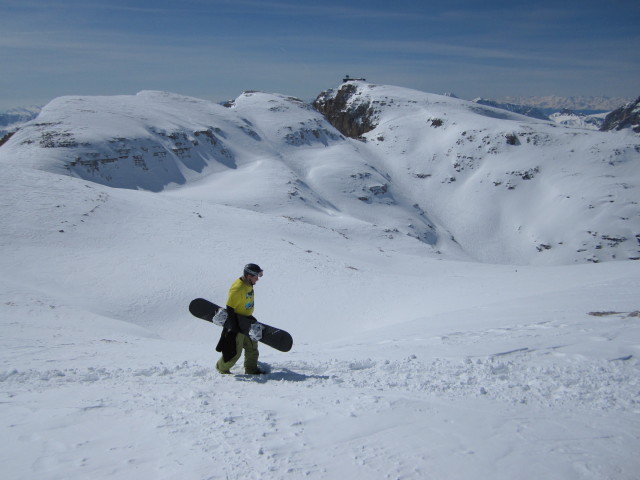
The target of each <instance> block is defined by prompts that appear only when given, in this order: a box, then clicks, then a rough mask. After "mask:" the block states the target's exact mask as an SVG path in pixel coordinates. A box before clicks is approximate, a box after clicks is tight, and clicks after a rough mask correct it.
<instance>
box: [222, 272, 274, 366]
mask: <svg viewBox="0 0 640 480" xmlns="http://www.w3.org/2000/svg"><path fill="white" fill-rule="evenodd" d="M262 274H263V270H262V269H261V268H260V267H259V266H258V265H256V264H255V263H249V264H247V265H245V267H244V272H243V275H242V277H240V278H238V279H236V280H235V281H234V282H233V283H232V284H231V287H230V288H229V295H228V298H227V308H226V312H227V320H226V322H225V324H224V327H223V329H222V334H221V335H220V341H219V342H218V345H217V347H216V351H218V352H222V357H221V358H220V359H219V360H218V362H217V363H216V370H218V372H220V373H222V374H229V373H231V371H230V370H231V367H233V366H234V365H235V364H236V362H237V361H238V359H239V358H240V355H242V350H244V371H245V373H247V374H250V375H260V374H262V373H264V372H263V371H262V370H260V369H259V368H258V355H259V352H258V342H257V341H253V340H251V338H249V336H248V335H245V334H243V333H240V328H239V326H238V317H239V316H240V317H248V320H249V321H251V322H255V321H256V320H255V318H253V316H252V314H253V308H254V293H253V287H254V286H255V284H256V283H257V282H258V280H259V279H260V277H262ZM243 320H247V319H246V318H245V319H243Z"/></svg>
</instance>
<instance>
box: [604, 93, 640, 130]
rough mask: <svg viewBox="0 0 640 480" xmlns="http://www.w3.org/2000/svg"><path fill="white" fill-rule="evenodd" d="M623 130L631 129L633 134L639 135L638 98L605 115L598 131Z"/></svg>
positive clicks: (639, 104) (639, 106) (639, 109)
mask: <svg viewBox="0 0 640 480" xmlns="http://www.w3.org/2000/svg"><path fill="white" fill-rule="evenodd" d="M623 128H631V129H632V130H633V131H634V132H636V133H640V97H638V98H637V99H636V100H634V101H633V102H629V103H627V104H626V105H623V106H622V107H620V108H618V109H616V110H614V111H613V112H611V113H610V114H609V115H607V116H606V118H605V119H604V123H603V124H602V127H601V128H600V130H602V131H609V130H622V129H623Z"/></svg>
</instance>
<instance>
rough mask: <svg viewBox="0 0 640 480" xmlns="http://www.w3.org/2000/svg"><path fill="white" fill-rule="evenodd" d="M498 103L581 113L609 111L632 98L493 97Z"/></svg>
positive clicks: (548, 111)
mask: <svg viewBox="0 0 640 480" xmlns="http://www.w3.org/2000/svg"><path fill="white" fill-rule="evenodd" d="M493 100H494V101H496V102H498V103H512V104H516V105H529V106H532V107H536V108H538V109H540V110H543V111H544V112H545V113H547V114H550V113H554V112H559V111H562V110H572V111H574V112H582V113H597V112H610V111H612V110H615V109H616V108H620V107H621V106H622V105H624V104H626V103H627V102H630V101H631V100H633V99H632V98H621V97H618V98H613V97H589V96H571V97H560V96H556V95H548V96H519V97H518V96H506V97H500V98H496V99H493Z"/></svg>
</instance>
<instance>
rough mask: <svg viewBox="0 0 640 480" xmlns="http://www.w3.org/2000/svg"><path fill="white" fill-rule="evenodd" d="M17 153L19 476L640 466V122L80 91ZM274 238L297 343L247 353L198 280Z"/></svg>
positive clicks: (237, 268) (10, 153)
mask: <svg viewBox="0 0 640 480" xmlns="http://www.w3.org/2000/svg"><path fill="white" fill-rule="evenodd" d="M583 127H584V126H583ZM0 164H1V165H2V169H0V182H1V189H2V190H1V192H2V193H1V195H2V202H1V203H0V218H1V219H2V225H3V228H2V230H1V231H0V244H1V245H2V260H1V262H2V263H1V265H2V277H0V281H1V282H2V289H1V290H0V296H1V297H2V298H1V300H2V301H1V302H0V328H1V332H2V336H1V338H2V357H1V359H2V367H1V368H0V386H1V388H0V395H1V404H0V405H1V406H0V418H1V419H2V425H3V429H4V431H5V437H4V438H5V443H4V445H3V446H4V449H3V451H4V455H3V469H4V471H5V476H7V478H12V479H28V478H39V479H57V478H65V479H85V478H93V479H97V478H105V479H106V478H121V479H127V478H158V479H172V478H182V479H194V480H198V479H207V478H234V479H235V478H260V479H282V478H291V479H297V478H301V477H305V478H312V479H326V478H341V477H344V478H351V479H365V478H366V479H370V478H390V479H396V478H403V479H425V478H433V479H444V478H450V479H462V480H467V479H468V480H472V479H477V478H485V477H490V478H493V479H504V480H507V479H509V480H510V479H514V478H519V479H539V478H547V479H608V478H615V479H616V480H620V479H623V480H631V479H633V478H635V475H636V474H637V471H638V469H639V468H640V463H639V461H638V459H637V455H636V452H637V450H638V448H640V437H639V436H638V433H637V432H638V431H640V421H639V420H638V419H639V417H638V413H639V412H640V403H639V402H640V397H639V395H640V384H639V383H638V378H640V375H639V373H640V371H639V370H640V368H639V367H640V363H639V362H638V359H639V358H640V313H639V310H640V302H638V298H640V296H639V295H638V294H639V293H640V275H639V274H638V273H639V271H638V263H637V260H638V259H640V206H639V205H640V191H639V188H640V137H639V136H638V134H636V133H635V132H634V131H633V130H632V129H629V128H622V129H620V130H615V131H608V132H601V131H596V130H591V129H589V128H578V127H573V126H564V125H560V124H558V123H556V122H553V121H551V120H544V119H536V118H531V117H527V116H524V115H520V114H518V113H514V112H510V111H507V110H503V109H500V108H495V107H492V106H488V105H482V104H479V103H476V102H468V101H465V100H461V99H458V98H455V97H451V96H441V95H435V94H430V93H424V92H419V91H415V90H409V89H404V88H400V87H394V86H385V85H373V84H370V83H367V82H366V81H363V80H355V79H349V81H348V82H346V83H344V84H343V85H340V86H338V87H337V88H334V89H330V90H327V91H325V92H322V93H321V94H320V95H319V96H318V98H317V99H316V101H315V102H314V104H313V105H309V104H307V103H305V102H303V101H301V100H299V99H297V98H293V97H289V96H286V95H280V94H269V93H263V92H245V93H243V94H242V95H240V96H239V97H238V98H237V99H235V100H234V101H231V102H228V103H227V104H225V105H224V106H223V105H218V104H215V103H212V102H209V101H205V100H201V99H196V98H191V97H185V96H181V95H177V94H173V93H167V92H156V91H143V92H140V93H139V94H137V95H135V96H113V97H81V96H69V97H61V98H58V99H56V100H54V101H52V102H51V103H50V104H48V105H47V106H45V107H44V108H43V109H42V111H41V112H40V114H39V115H38V117H37V118H35V119H34V120H32V121H29V122H27V123H26V124H23V125H22V126H21V127H20V129H19V130H18V131H17V132H16V133H14V134H13V135H12V136H11V137H10V138H9V139H8V141H7V142H6V143H5V144H4V145H2V146H1V147H0ZM248 262H257V263H258V264H260V265H261V267H262V268H264V276H263V278H262V279H261V280H260V283H259V284H258V285H257V286H256V289H255V290H256V299H255V315H256V317H258V319H259V320H261V321H264V322H265V323H268V324H270V325H274V326H278V327H280V328H283V329H285V330H287V331H288V332H290V333H291V334H292V335H293V339H294V343H293V348H292V350H291V351H290V352H287V353H283V352H279V351H276V350H273V349H270V348H269V347H266V346H264V345H261V346H260V368H261V369H263V370H265V371H266V372H267V373H266V374H265V375H261V376H250V375H242V374H240V371H232V373H233V374H234V375H219V374H218V373H217V372H216V371H215V368H214V364H215V361H216V360H217V358H218V354H217V353H216V352H215V351H214V347H215V344H216V342H217V339H218V337H219V335H220V328H219V327H218V326H215V325H211V324H208V323H206V322H203V321H201V320H199V319H196V318H194V317H193V316H191V315H190V314H189V312H188V311H187V306H188V304H189V302H190V300H192V299H193V298H196V297H203V298H207V299H210V300H211V301H213V302H216V303H218V304H220V303H224V301H225V298H226V293H227V290H228V287H229V285H230V283H231V282H232V281H233V280H235V279H236V278H237V277H238V276H239V275H240V274H241V273H242V266H243V265H244V264H246V263H248Z"/></svg>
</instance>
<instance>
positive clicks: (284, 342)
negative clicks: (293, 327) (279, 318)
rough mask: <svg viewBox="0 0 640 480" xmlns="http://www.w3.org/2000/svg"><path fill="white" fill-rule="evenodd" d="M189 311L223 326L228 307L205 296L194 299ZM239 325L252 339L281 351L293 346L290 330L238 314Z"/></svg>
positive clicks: (195, 315) (242, 331) (241, 330)
mask: <svg viewBox="0 0 640 480" xmlns="http://www.w3.org/2000/svg"><path fill="white" fill-rule="evenodd" d="M189 312H191V315H193V316H194V317H197V318H201V319H202V320H206V321H207V322H211V323H215V324H216V325H219V326H221V327H222V326H224V321H225V320H226V315H225V313H226V309H225V308H223V307H220V306H219V305H216V304H215V303H212V302H210V301H209V300H205V299H204V298H196V299H195V300H192V301H191V303H190V304H189ZM238 326H239V327H240V332H241V333H244V334H245V335H248V336H249V337H250V338H251V339H252V340H257V341H259V342H260V343H264V344H265V345H269V346H270V347H272V348H275V349H276V350H280V351H281V352H288V351H289V350H291V347H292V346H293V338H292V337H291V335H290V334H289V333H288V332H285V331H284V330H281V329H279V328H276V327H272V326H271V325H267V324H265V323H262V322H258V321H255V318H253V317H245V316H243V315H238Z"/></svg>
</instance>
